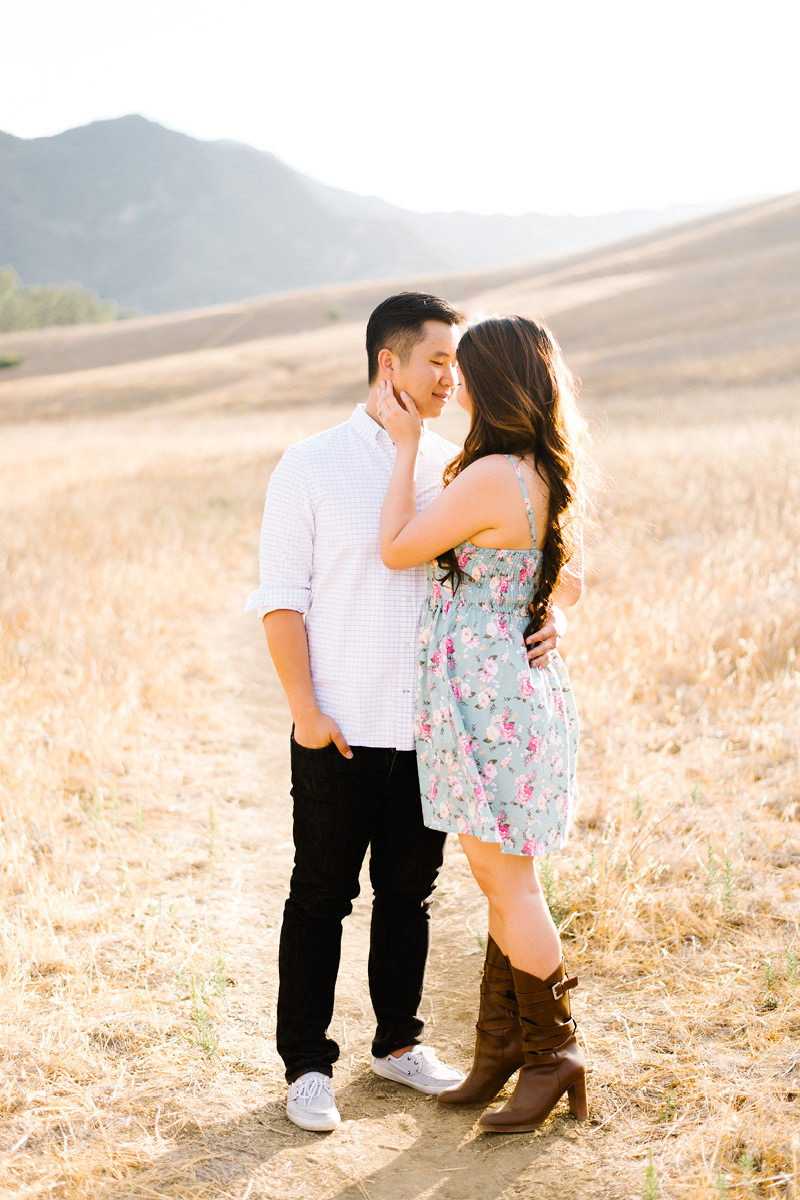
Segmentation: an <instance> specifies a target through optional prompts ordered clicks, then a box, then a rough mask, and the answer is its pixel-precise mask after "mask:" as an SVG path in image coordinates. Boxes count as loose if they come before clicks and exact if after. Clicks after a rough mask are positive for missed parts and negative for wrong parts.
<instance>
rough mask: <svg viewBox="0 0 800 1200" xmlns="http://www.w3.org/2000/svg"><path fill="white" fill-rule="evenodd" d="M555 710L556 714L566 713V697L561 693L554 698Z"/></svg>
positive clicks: (557, 693)
mask: <svg viewBox="0 0 800 1200" xmlns="http://www.w3.org/2000/svg"><path fill="white" fill-rule="evenodd" d="M553 708H554V709H555V710H556V712H563V711H564V697H563V696H562V695H561V692H556V694H555V695H554V696H553Z"/></svg>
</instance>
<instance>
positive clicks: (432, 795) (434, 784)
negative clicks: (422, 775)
mask: <svg viewBox="0 0 800 1200" xmlns="http://www.w3.org/2000/svg"><path fill="white" fill-rule="evenodd" d="M438 791H439V784H438V783H437V781H436V779H432V780H431V787H430V799H431V804H432V803H433V801H434V800H435V799H436V795H437V793H438Z"/></svg>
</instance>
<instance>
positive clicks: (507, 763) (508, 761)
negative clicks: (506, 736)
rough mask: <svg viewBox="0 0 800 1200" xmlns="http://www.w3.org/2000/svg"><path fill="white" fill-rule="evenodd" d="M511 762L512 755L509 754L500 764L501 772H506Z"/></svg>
mask: <svg viewBox="0 0 800 1200" xmlns="http://www.w3.org/2000/svg"><path fill="white" fill-rule="evenodd" d="M510 762H511V755H510V754H507V755H506V757H505V758H504V759H503V761H502V762H501V763H500V770H501V771H505V770H506V768H507V767H508V765H509V763H510Z"/></svg>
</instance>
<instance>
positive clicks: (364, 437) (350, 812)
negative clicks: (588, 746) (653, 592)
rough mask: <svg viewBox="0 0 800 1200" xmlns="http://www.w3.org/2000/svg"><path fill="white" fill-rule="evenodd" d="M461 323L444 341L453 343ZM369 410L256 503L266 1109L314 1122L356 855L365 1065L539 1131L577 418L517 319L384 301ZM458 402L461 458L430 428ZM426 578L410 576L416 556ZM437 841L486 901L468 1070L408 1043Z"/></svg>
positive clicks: (575, 543) (560, 790)
mask: <svg viewBox="0 0 800 1200" xmlns="http://www.w3.org/2000/svg"><path fill="white" fill-rule="evenodd" d="M462 331H463V332H462ZM367 359H368V371H369V395H368V398H367V402H366V404H363V405H359V406H358V407H357V408H356V410H355V411H354V413H353V415H352V416H351V417H350V419H349V420H348V421H346V422H344V423H343V424H341V425H337V426H335V427H334V428H333V429H329V430H326V431H325V432H323V433H320V434H317V435H316V436H314V437H311V438H308V439H307V440H306V441H304V442H300V443H298V444H297V445H294V446H290V447H289V449H288V450H287V451H286V453H285V454H284V455H283V458H282V459H281V461H280V462H279V463H278V465H277V467H276V468H275V470H274V472H273V474H272V476H271V479H270V482H269V487H268V491H267V499H266V506H265V510H264V521H263V526H262V532H261V554H260V560H261V587H260V588H259V589H258V591H256V592H254V593H253V594H252V595H251V597H250V598H249V600H248V604H247V607H248V608H258V611H259V616H261V617H262V618H263V622H264V627H265V630H266V635H267V642H268V645H269V650H270V654H271V655H272V659H273V662H274V664H275V668H276V670H277V673H278V676H279V678H280V681H281V684H282V685H283V688H284V690H285V692H286V696H287V699H288V701H289V706H290V709H291V713H292V718H293V721H294V727H293V731H292V738H291V770H292V797H293V806H294V816H293V823H294V843H295V862H294V869H293V872H292V878H291V884H290V891H289V897H288V899H287V901H286V907H285V909H284V916H283V926H282V930H281V939H280V952H279V955H280V957H279V970H280V987H279V995H278V1011H277V1045H278V1051H279V1053H280V1055H281V1057H282V1059H283V1061H284V1064H285V1067H286V1079H287V1081H288V1083H289V1096H288V1100H287V1105H286V1111H287V1114H288V1116H289V1118H290V1119H291V1120H292V1121H294V1123H295V1124H296V1125H299V1126H300V1127H301V1128H303V1129H311V1130H329V1129H335V1128H336V1127H337V1126H338V1124H339V1122H340V1116H339V1112H338V1110H337V1108H336V1100H335V1096H334V1092H333V1086H332V1082H331V1081H332V1076H333V1064H334V1063H335V1062H336V1059H337V1057H338V1054H339V1047H338V1046H337V1044H336V1042H335V1041H334V1040H333V1039H332V1038H331V1037H330V1036H329V1035H328V1026H329V1024H330V1021H331V1018H332V1015H333V1003H334V990H335V985H336V976H337V973H338V969H339V958H340V946H341V932H342V920H343V918H344V917H345V916H347V915H348V914H349V913H350V912H351V910H352V901H353V899H354V898H355V896H357V895H358V891H359V883H358V879H359V872H360V870H361V866H362V863H363V861H364V858H365V855H366V853H367V850H368V849H369V852H370V860H369V871H370V881H371V884H372V888H373V893H374V895H373V902H372V924H371V933H370V951H369V989H370V996H371V1000H372V1005H373V1008H374V1010H375V1016H376V1019H377V1028H376V1032H375V1037H374V1039H373V1043H372V1069H373V1070H374V1071H375V1072H376V1073H377V1074H378V1075H381V1076H383V1077H384V1078H385V1079H389V1080H393V1081H395V1082H397V1083H399V1084H405V1085H406V1086H408V1087H412V1088H416V1089H418V1090H419V1091H422V1092H426V1093H428V1094H435V1095H437V1096H438V1100H439V1103H440V1104H441V1105H442V1106H443V1107H444V1108H456V1107H483V1108H485V1107H486V1106H487V1105H488V1104H489V1103H490V1102H491V1101H492V1100H493V1099H494V1098H495V1096H496V1095H497V1093H498V1092H499V1091H500V1090H501V1089H502V1087H503V1085H504V1084H505V1083H506V1081H507V1080H508V1079H510V1077H511V1076H512V1075H513V1074H514V1072H515V1071H519V1075H518V1078H517V1082H516V1086H515V1088H514V1091H513V1093H512V1095H511V1097H510V1098H509V1099H508V1100H507V1101H506V1103H505V1104H503V1105H502V1107H500V1108H497V1109H490V1110H487V1111H486V1112H485V1113H484V1114H483V1115H482V1117H481V1119H480V1124H481V1128H483V1129H484V1130H486V1131H488V1132H501V1133H513V1132H522V1131H527V1130H531V1129H535V1128H537V1127H538V1126H539V1125H541V1124H542V1122H543V1121H544V1120H545V1118H546V1117H547V1115H548V1114H549V1113H550V1111H551V1110H552V1109H553V1107H554V1106H555V1105H556V1103H557V1102H558V1100H559V1099H560V1097H561V1096H563V1095H564V1094H565V1093H567V1094H568V1099H569V1104H570V1109H571V1111H572V1112H573V1114H574V1115H575V1116H576V1117H578V1118H579V1119H585V1118H586V1116H587V1107H586V1086H585V1064H584V1059H583V1054H582V1052H581V1049H580V1047H579V1045H578V1041H577V1039H576V1037H575V1028H576V1026H575V1021H574V1019H573V1018H572V1017H571V1015H570V1004H569V992H570V990H571V989H572V988H573V987H574V986H575V984H576V982H577V981H576V979H575V978H568V977H567V974H566V971H565V966H564V962H563V956H562V951H561V943H560V940H559V935H558V932H557V930H556V928H555V926H554V924H553V921H552V918H551V916H550V912H549V909H548V907H547V903H546V900H545V898H544V895H543V893H542V889H541V886H540V883H539V879H538V876H537V872H536V865H535V861H536V856H538V855H540V854H546V853H548V852H550V851H552V850H557V849H560V848H561V847H562V846H563V845H564V843H565V841H566V837H567V831H568V827H569V822H570V815H571V810H572V806H573V802H574V798H575V790H576V783H575V763H576V751H577V742H578V723H577V715H576V711H575V705H574V701H573V697H572V691H571V688H570V683H569V679H568V676H567V673H566V669H565V667H564V664H563V662H562V660H561V658H560V656H559V654H558V651H557V649H556V645H557V642H558V638H559V636H560V632H561V630H562V626H563V615H562V614H561V608H563V607H565V606H569V605H572V604H574V603H575V602H576V601H577V600H578V598H579V596H580V593H581V585H582V544H581V533H580V514H581V509H582V500H581V482H580V460H581V449H580V442H581V432H582V423H581V421H580V418H579V417H578V415H577V411H576V409H575V401H574V389H573V381H572V378H571V376H570V374H569V372H568V370H567V368H566V366H565V365H564V362H563V359H562V357H561V352H560V350H559V347H558V344H557V343H556V341H555V339H554V338H553V335H552V334H551V333H550V332H549V330H548V329H547V328H546V327H545V326H544V325H542V324H541V323H538V322H535V321H531V320H528V319H526V318H522V317H491V318H488V319H486V320H483V321H480V322H477V323H476V324H474V325H471V326H469V327H465V322H464V318H463V316H462V315H461V314H460V313H459V312H458V311H457V310H456V309H454V308H453V307H452V306H451V305H449V304H448V303H447V302H446V301H444V300H441V299H439V298H438V297H435V296H429V295H425V294H423V293H420V292H406V293H402V294H400V295H397V296H391V297H389V298H388V299H387V300H385V301H384V302H383V303H382V304H380V305H379V306H378V307H377V308H376V309H375V311H374V312H373V313H372V316H371V317H370V319H369V323H368V325H367ZM454 394H455V396H456V398H457V402H458V403H459V405H460V406H461V407H462V408H464V409H465V410H466V412H467V413H468V414H469V416H470V428H469V433H468V434H467V437H466V439H465V442H464V446H463V449H461V450H459V448H458V447H457V446H454V445H453V444H451V443H449V442H447V441H446V440H444V439H443V438H442V437H440V436H439V435H438V434H436V433H435V432H433V431H432V430H431V429H430V428H429V427H428V425H427V422H428V421H431V420H433V419H435V418H436V417H438V416H439V415H440V414H441V412H442V411H443V409H444V407H445V405H446V403H447V401H448V400H449V399H450V397H451V396H453V395H454ZM426 564H427V567H426ZM448 833H456V834H458V836H459V838H460V841H461V845H462V847H463V849H464V851H465V853H466V856H467V859H468V861H469V865H470V868H471V870H472V873H473V875H474V877H475V880H476V882H477V884H478V886H479V887H480V888H481V890H482V891H483V893H484V894H485V896H486V897H487V899H488V902H489V926H488V936H487V950H486V961H485V964H484V970H483V982H482V985H481V996H480V1008H479V1013H478V1021H477V1037H476V1044H475V1054H474V1061H473V1065H472V1068H471V1070H470V1072H469V1074H468V1075H467V1076H466V1077H465V1076H464V1075H463V1074H462V1073H461V1071H459V1070H456V1069H455V1068H453V1067H450V1066H447V1065H446V1064H445V1063H443V1062H441V1061H440V1060H439V1058H438V1057H437V1055H436V1054H435V1053H434V1051H433V1049H432V1048H431V1047H430V1046H427V1045H424V1044H423V1043H422V1035H423V1022H422V1021H421V1020H420V1018H419V1014H418V1009H419V1004H420V999H421V995H422V987H423V976H424V971H425V964H426V959H427V955H428V938H429V906H430V899H431V894H432V892H433V889H434V887H435V884H436V877H437V874H438V872H439V870H440V868H441V865H442V860H443V854H444V843H445V838H446V836H447V834H448Z"/></svg>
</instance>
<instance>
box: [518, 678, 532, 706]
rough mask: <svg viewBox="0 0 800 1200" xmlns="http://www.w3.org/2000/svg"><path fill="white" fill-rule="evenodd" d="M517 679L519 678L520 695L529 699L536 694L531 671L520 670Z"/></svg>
mask: <svg viewBox="0 0 800 1200" xmlns="http://www.w3.org/2000/svg"><path fill="white" fill-rule="evenodd" d="M517 679H518V680H519V694H520V696H523V697H525V699H529V698H530V697H531V696H533V695H534V687H533V680H532V679H531V673H530V671H520V673H519V675H518V676H517Z"/></svg>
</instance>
